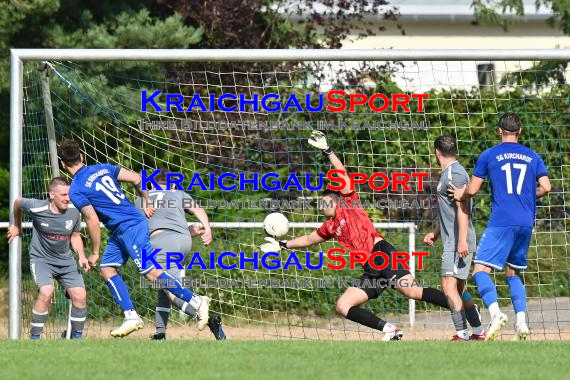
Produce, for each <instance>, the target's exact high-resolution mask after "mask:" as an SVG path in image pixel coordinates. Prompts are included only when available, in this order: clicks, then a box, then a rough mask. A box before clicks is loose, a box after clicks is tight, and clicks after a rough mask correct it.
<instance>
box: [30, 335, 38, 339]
mask: <svg viewBox="0 0 570 380" xmlns="http://www.w3.org/2000/svg"><path fill="white" fill-rule="evenodd" d="M31 338H32V340H40V336H39V335H32V337H31Z"/></svg>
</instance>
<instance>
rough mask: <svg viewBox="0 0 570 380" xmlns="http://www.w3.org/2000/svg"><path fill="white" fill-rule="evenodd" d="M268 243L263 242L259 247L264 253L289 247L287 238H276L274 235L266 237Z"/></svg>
mask: <svg viewBox="0 0 570 380" xmlns="http://www.w3.org/2000/svg"><path fill="white" fill-rule="evenodd" d="M265 240H266V241H267V243H265V244H262V245H261V246H260V247H259V248H260V249H261V251H262V252H263V253H267V252H279V251H280V250H281V249H282V248H283V249H287V240H279V241H277V240H275V239H274V238H272V237H266V238H265Z"/></svg>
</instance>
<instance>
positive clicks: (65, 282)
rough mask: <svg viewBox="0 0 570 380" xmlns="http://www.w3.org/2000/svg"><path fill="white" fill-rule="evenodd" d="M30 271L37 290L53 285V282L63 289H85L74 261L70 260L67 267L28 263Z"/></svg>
mask: <svg viewBox="0 0 570 380" xmlns="http://www.w3.org/2000/svg"><path fill="white" fill-rule="evenodd" d="M30 269H31V271H32V276H33V277H34V281H35V283H36V285H37V286H38V288H41V287H42V286H46V285H53V280H57V281H59V283H60V284H61V286H62V287H63V288H64V289H69V288H85V283H84V282H83V276H82V275H81V272H80V271H79V267H78V266H77V262H76V261H75V260H71V261H70V262H69V264H67V265H52V264H49V263H46V262H45V261H30Z"/></svg>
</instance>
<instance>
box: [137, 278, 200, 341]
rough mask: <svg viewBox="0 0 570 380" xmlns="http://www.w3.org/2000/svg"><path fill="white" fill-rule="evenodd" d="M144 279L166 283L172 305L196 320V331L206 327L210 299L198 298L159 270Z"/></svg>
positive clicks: (177, 281) (176, 280) (175, 279)
mask: <svg viewBox="0 0 570 380" xmlns="http://www.w3.org/2000/svg"><path fill="white" fill-rule="evenodd" d="M145 276H146V278H147V279H149V280H150V281H153V280H156V279H160V280H164V281H165V282H166V288H165V289H164V290H166V291H168V292H169V293H170V294H172V295H173V299H171V300H172V303H173V304H174V305H175V306H176V307H178V308H179V309H180V310H182V311H183V312H184V313H186V314H188V315H190V316H191V317H194V318H196V319H197V320H198V330H204V328H205V327H206V326H207V325H208V318H209V309H210V298H209V297H206V296H199V295H197V294H194V293H192V292H191V291H190V290H188V289H185V288H184V287H182V283H181V282H180V281H179V280H178V279H177V278H176V277H174V276H173V275H171V274H170V273H168V272H165V271H163V270H161V269H153V270H151V271H150V272H148V273H147V274H146V275H145Z"/></svg>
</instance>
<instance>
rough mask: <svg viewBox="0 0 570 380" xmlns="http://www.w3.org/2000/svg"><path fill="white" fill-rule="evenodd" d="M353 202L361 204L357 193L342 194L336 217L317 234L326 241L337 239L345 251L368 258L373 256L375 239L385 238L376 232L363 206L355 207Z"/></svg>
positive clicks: (325, 223) (320, 228)
mask: <svg viewBox="0 0 570 380" xmlns="http://www.w3.org/2000/svg"><path fill="white" fill-rule="evenodd" d="M353 201H358V202H360V199H359V198H358V194H357V193H356V191H353V192H351V193H348V194H341V199H340V200H339V204H338V208H337V210H336V215H335V216H334V218H330V219H329V220H327V221H326V222H324V223H323V225H322V226H320V227H319V228H318V229H317V234H318V235H319V236H320V237H322V238H323V239H325V240H329V239H332V238H336V240H337V241H338V242H339V244H340V245H341V246H342V247H343V248H344V249H346V250H348V251H349V252H363V253H364V254H365V255H366V258H368V257H369V256H370V255H371V254H372V248H373V247H374V239H375V238H377V237H379V238H382V239H384V236H382V235H381V234H380V233H378V231H376V229H375V228H374V225H373V224H372V221H371V220H370V217H369V216H368V213H367V212H366V211H364V209H363V208H362V206H360V205H359V204H356V207H354V206H353ZM355 203H356V202H355Z"/></svg>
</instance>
